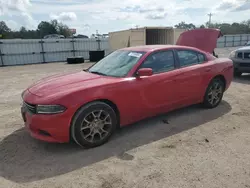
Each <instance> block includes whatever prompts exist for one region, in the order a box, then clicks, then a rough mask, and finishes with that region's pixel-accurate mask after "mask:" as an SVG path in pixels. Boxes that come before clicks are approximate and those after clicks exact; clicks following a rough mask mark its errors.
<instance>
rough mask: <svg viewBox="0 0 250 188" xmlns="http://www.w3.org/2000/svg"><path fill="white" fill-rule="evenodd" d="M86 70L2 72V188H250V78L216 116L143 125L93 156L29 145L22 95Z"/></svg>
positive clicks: (68, 147)
mask: <svg viewBox="0 0 250 188" xmlns="http://www.w3.org/2000/svg"><path fill="white" fill-rule="evenodd" d="M231 50H232V49H217V50H216V52H217V53H219V55H220V56H227V55H228V53H229V52H230V51H231ZM84 66H88V64H82V65H67V64H64V63H57V64H55V63H53V64H40V65H29V66H17V67H4V68H0V168H1V169H0V170H1V171H0V176H1V177H0V182H1V183H0V187H3V188H10V187H12V188H16V187H25V188H30V187H34V188H40V187H44V188H50V187H53V188H61V187H64V188H71V187H74V188H84V187H91V188H120V187H123V188H133V187H136V188H144V187H148V188H156V187H162V188H185V187H190V188H195V187H197V188H201V187H207V188H214V187H218V188H224V187H225V188H228V187H230V188H250V118H249V117H250V75H244V76H242V78H239V79H235V80H234V82H233V83H232V85H231V87H230V89H229V90H228V91H227V92H226V93H225V97H224V100H223V102H222V104H221V105H220V106H218V107H217V108H216V109H212V110H205V109H201V108H199V107H198V106H192V107H188V108H184V109H181V110H178V111H175V112H172V113H168V114H166V115H163V116H159V117H156V118H153V119H149V120H145V121H142V122H139V123H137V124H135V125H132V126H130V127H126V128H124V129H121V130H119V131H118V132H117V134H116V135H115V136H114V137H113V138H112V139H111V140H110V142H109V143H107V144H105V145H103V146H101V147H98V148H95V149H89V150H83V149H80V148H78V147H77V146H76V145H72V144H47V143H43V142H40V141H37V140H34V139H32V138H31V137H30V136H29V134H28V133H27V132H26V131H25V129H24V128H23V122H22V120H21V116H20V113H19V112H20V101H21V100H20V94H21V92H22V90H23V89H25V88H26V87H27V86H28V85H30V84H31V83H32V82H34V81H35V80H38V79H40V78H42V77H45V76H48V75H52V74H55V73H59V72H62V71H64V72H69V71H75V70H81V69H83V67H84ZM164 122H165V123H164ZM166 122H167V123H166Z"/></svg>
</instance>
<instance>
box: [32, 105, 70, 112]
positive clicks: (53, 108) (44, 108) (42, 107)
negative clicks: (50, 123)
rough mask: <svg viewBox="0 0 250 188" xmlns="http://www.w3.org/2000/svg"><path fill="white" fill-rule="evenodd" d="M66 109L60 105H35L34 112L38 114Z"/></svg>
mask: <svg viewBox="0 0 250 188" xmlns="http://www.w3.org/2000/svg"><path fill="white" fill-rule="evenodd" d="M65 110H66V108H65V107H64V106H61V105H37V107H36V112H37V113H38V114H59V113H62V112H64V111H65Z"/></svg>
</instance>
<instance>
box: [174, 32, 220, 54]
mask: <svg viewBox="0 0 250 188" xmlns="http://www.w3.org/2000/svg"><path fill="white" fill-rule="evenodd" d="M221 36H223V35H222V33H221V31H220V30H219V29H210V28H201V29H193V30H189V31H185V32H183V33H182V34H181V35H180V37H179V38H178V40H177V42H176V45H181V46H190V47H195V48H198V49H200V50H203V51H206V52H209V53H213V51H214V49H215V48H216V45H217V39H218V38H219V37H221Z"/></svg>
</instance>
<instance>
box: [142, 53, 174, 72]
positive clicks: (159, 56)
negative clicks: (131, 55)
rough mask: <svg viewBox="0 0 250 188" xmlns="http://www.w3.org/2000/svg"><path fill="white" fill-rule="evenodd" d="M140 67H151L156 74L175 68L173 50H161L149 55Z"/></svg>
mask: <svg viewBox="0 0 250 188" xmlns="http://www.w3.org/2000/svg"><path fill="white" fill-rule="evenodd" d="M140 68H151V69H152V70H153V73H154V74H156V73H161V72H167V71H170V70H173V69H174V68H175V61H174V54H173V51H172V50H168V51H161V52H157V53H153V54H151V55H149V56H148V57H147V58H146V60H145V61H144V62H143V64H142V65H141V66H140Z"/></svg>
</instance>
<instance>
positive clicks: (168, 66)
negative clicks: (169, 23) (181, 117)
mask: <svg viewBox="0 0 250 188" xmlns="http://www.w3.org/2000/svg"><path fill="white" fill-rule="evenodd" d="M140 68H152V70H153V75H152V76H149V77H143V78H139V79H136V80H134V81H135V82H136V83H137V85H138V86H139V87H138V88H139V90H138V92H139V93H140V96H141V100H142V101H143V103H144V104H145V105H146V107H147V108H149V109H156V108H161V107H167V106H170V105H172V104H174V103H175V102H176V100H177V99H176V92H177V90H176V89H177V86H176V77H177V76H178V74H179V70H177V69H175V68H176V64H175V58H174V53H173V51H172V50H164V51H158V52H154V53H152V54H150V55H149V56H148V57H147V58H146V59H145V61H144V62H143V63H142V64H141V66H140Z"/></svg>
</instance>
